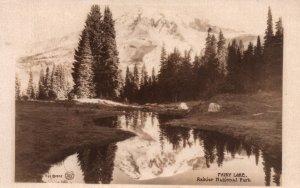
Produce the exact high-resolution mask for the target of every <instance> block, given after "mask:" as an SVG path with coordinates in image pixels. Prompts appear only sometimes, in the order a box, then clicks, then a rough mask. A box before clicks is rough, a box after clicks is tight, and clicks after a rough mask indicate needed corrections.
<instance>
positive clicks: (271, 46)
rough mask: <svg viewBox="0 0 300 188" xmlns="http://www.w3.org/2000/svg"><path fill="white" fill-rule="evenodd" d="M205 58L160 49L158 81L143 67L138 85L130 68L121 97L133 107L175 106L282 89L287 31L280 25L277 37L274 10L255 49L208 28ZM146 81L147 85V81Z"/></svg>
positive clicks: (136, 76)
mask: <svg viewBox="0 0 300 188" xmlns="http://www.w3.org/2000/svg"><path fill="white" fill-rule="evenodd" d="M205 42H206V43H205V49H204V53H203V55H202V56H198V55H196V56H195V57H194V59H193V60H192V58H191V55H190V51H184V53H183V54H181V53H180V52H179V50H178V49H177V48H175V49H174V50H173V52H171V53H169V54H168V53H167V52H166V49H165V48H164V47H162V50H161V58H160V70H159V72H158V75H157V77H156V76H155V74H153V76H152V77H148V75H147V72H145V68H144V67H143V68H142V71H141V75H142V78H140V83H139V82H137V81H136V80H139V77H138V74H137V73H136V71H137V69H136V66H135V68H134V71H133V72H134V73H132V72H130V71H129V69H128V68H127V71H126V78H125V85H124V90H123V95H122V97H123V98H124V99H126V100H128V101H129V102H139V103H147V102H177V101H183V100H191V99H198V98H206V97H211V96H213V95H216V94H218V93H253V92H257V91H259V90H273V91H274V90H275V91H278V92H281V90H282V67H283V27H282V20H281V18H279V20H278V21H277V22H276V25H275V33H274V32H273V21H272V13H271V9H270V8H269V10H268V19H267V29H266V31H265V37H264V43H263V44H262V43H261V39H260V37H259V36H258V37H257V42H256V44H253V43H251V42H250V43H249V44H248V46H247V47H246V48H245V47H244V44H243V42H242V41H236V40H232V41H230V42H229V43H228V46H227V47H226V46H225V45H226V39H225V37H224V35H223V33H222V31H220V32H219V34H218V36H217V37H216V36H215V35H214V34H213V33H212V30H211V29H210V28H209V30H208V33H207V37H206V41H205ZM147 80H148V81H147Z"/></svg>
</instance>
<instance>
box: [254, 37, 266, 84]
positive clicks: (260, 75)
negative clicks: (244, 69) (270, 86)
mask: <svg viewBox="0 0 300 188" xmlns="http://www.w3.org/2000/svg"><path fill="white" fill-rule="evenodd" d="M254 62H255V74H256V76H255V78H254V79H255V84H254V85H255V86H254V87H255V89H262V88H263V79H264V74H265V71H264V69H265V66H264V61H263V47H262V45H261V41H260V36H258V37H257V41H256V46H255V49H254Z"/></svg>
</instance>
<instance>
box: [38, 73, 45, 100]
mask: <svg viewBox="0 0 300 188" xmlns="http://www.w3.org/2000/svg"><path fill="white" fill-rule="evenodd" d="M44 83H45V75H44V70H43V69H41V71H40V79H39V84H38V94H37V98H38V99H40V100H45V99H47V96H46V90H45V85H44Z"/></svg>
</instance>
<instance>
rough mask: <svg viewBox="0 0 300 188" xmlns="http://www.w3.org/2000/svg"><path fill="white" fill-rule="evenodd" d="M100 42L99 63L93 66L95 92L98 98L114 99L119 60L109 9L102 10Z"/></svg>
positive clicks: (117, 85) (117, 84) (117, 83)
mask: <svg viewBox="0 0 300 188" xmlns="http://www.w3.org/2000/svg"><path fill="white" fill-rule="evenodd" d="M101 42H102V44H101V50H100V51H101V53H100V54H101V58H100V62H97V64H96V65H95V75H96V76H95V81H96V92H97V96H98V97H105V98H115V97H117V93H116V90H117V89H118V87H119V81H118V78H119V70H118V66H119V58H118V51H117V45H116V32H115V28H114V20H113V18H112V13H111V11H110V9H109V7H105V10H104V18H103V22H102V40H101Z"/></svg>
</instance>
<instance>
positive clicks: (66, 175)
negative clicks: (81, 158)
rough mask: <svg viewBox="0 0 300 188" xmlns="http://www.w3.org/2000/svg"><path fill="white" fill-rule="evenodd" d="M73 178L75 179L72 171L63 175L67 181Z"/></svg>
mask: <svg viewBox="0 0 300 188" xmlns="http://www.w3.org/2000/svg"><path fill="white" fill-rule="evenodd" d="M74 177H75V174H74V172H73V171H68V172H66V173H65V178H66V179H67V180H73V179H74Z"/></svg>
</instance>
